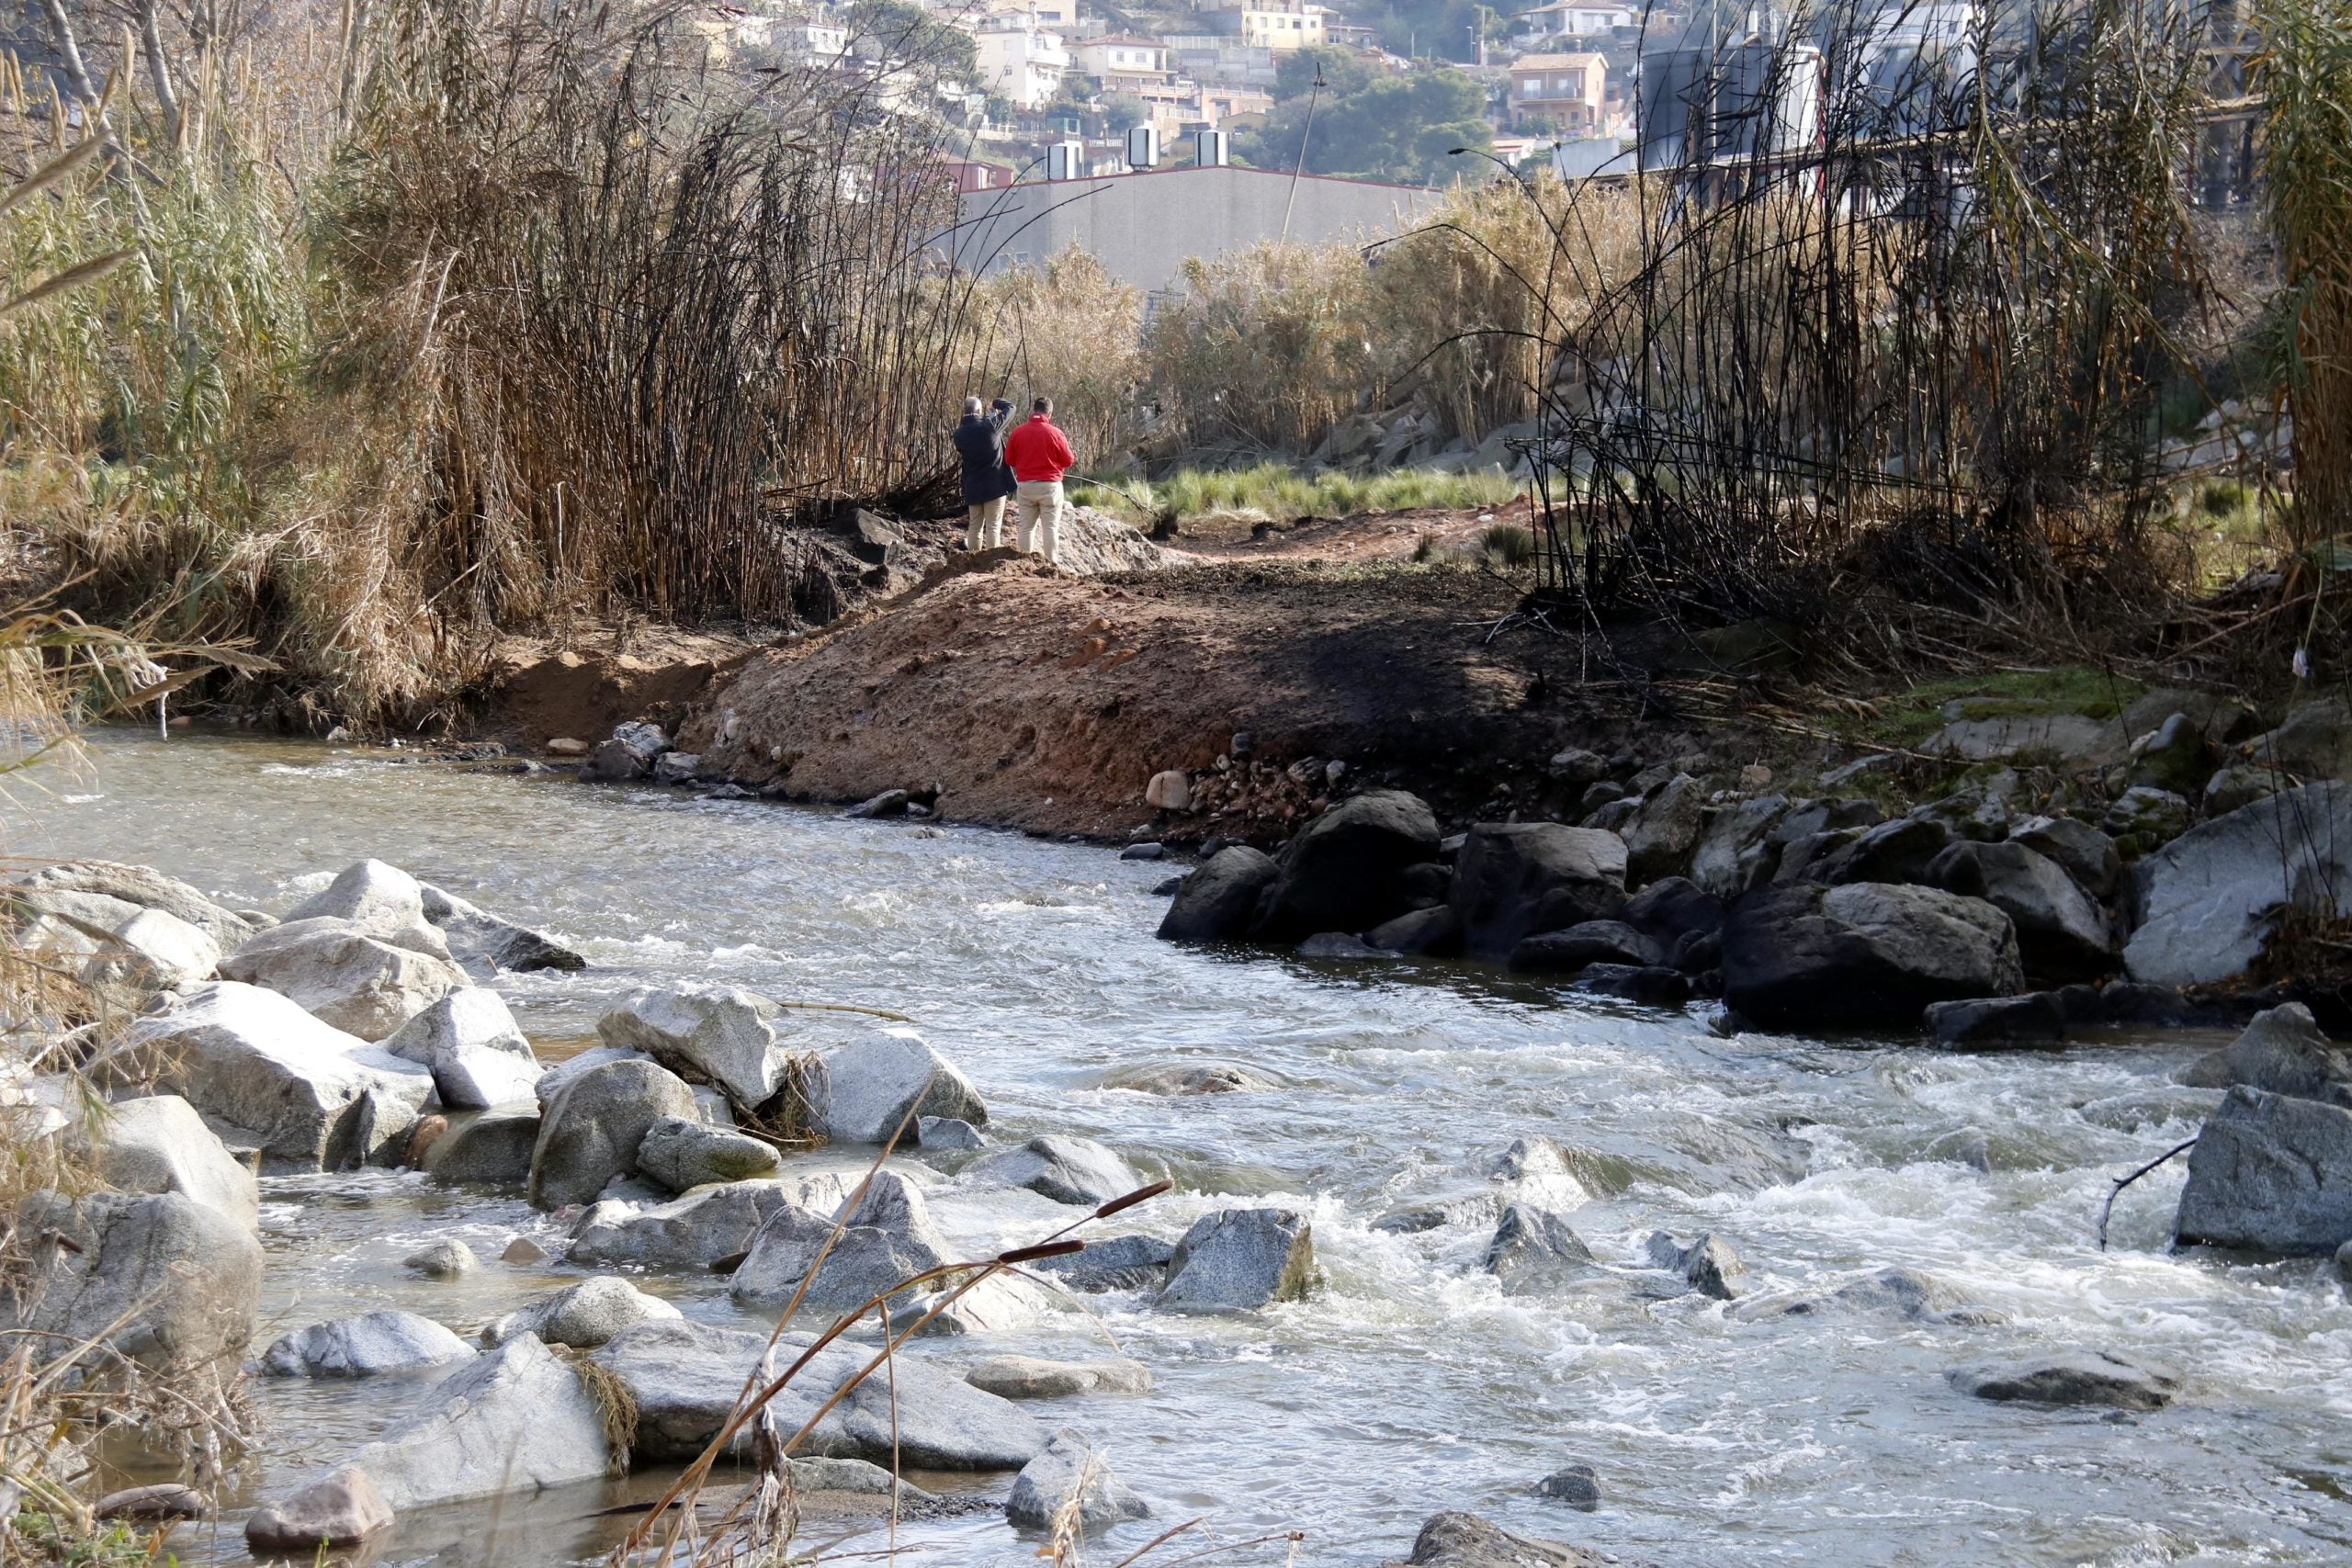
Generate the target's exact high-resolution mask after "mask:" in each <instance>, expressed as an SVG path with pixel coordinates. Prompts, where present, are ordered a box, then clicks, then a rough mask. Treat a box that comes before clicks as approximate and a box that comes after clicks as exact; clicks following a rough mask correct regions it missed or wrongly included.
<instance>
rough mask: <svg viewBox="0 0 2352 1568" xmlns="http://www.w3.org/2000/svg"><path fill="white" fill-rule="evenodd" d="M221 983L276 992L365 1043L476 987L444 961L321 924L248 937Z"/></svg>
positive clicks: (336, 924) (224, 964) (342, 925)
mask: <svg viewBox="0 0 2352 1568" xmlns="http://www.w3.org/2000/svg"><path fill="white" fill-rule="evenodd" d="M425 929H426V930H428V931H430V930H431V929H432V928H431V927H429V926H428V927H426V928H425ZM220 977H221V978H222V979H224V980H241V981H243V982H245V983H246V984H248V985H254V986H261V987H266V988H268V989H270V990H273V991H276V992H277V993H278V994H279V995H281V996H284V997H287V998H291V999H292V1000H293V1001H294V1002H295V1003H296V1004H297V1005H299V1006H300V1007H301V1008H302V1009H303V1010H305V1011H307V1012H309V1013H311V1014H312V1015H313V1016H314V1017H316V1018H317V1019H318V1020H319V1021H321V1022H322V1023H326V1024H329V1025H332V1026H333V1027H334V1028H336V1029H340V1030H343V1031H345V1032H347V1033H350V1034H356V1035H357V1036H358V1037H359V1038H360V1039H362V1040H381V1039H383V1038H384V1037H385V1036H387V1035H389V1034H390V1033H392V1032H394V1031H395V1030H397V1029H399V1028H400V1027H401V1025H402V1024H403V1023H406V1022H407V1021H409V1020H410V1019H412V1018H413V1017H415V1016H416V1015H417V1014H418V1013H420V1012H423V1011H424V1010H425V1009H426V1008H428V1007H431V1006H432V1005H433V1004H434V1003H435V1002H437V1001H439V1000H440V999H441V998H444V997H446V996H447V995H448V994H449V993H450V992H452V991H457V990H462V989H464V988H465V987H468V986H469V985H471V984H472V983H473V982H472V981H471V980H469V978H468V977H467V976H466V972H465V971H464V970H462V969H460V968H458V966H457V965H456V964H452V963H451V962H450V961H449V960H447V958H437V957H435V956H434V955H433V954H431V953H419V952H417V951H415V950H414V949H413V948H408V947H402V946H399V945H397V944H395V943H393V942H390V941H387V940H385V939H383V938H380V937H377V936H372V935H370V934H368V932H367V931H363V930H360V929H359V928H357V927H356V926H354V925H353V924H351V923H350V922H348V921H345V920H341V919H324V918H321V919H300V920H289V921H288V922H287V923H286V924H284V925H281V926H272V927H270V928H269V930H267V931H263V932H262V933H261V934H259V935H258V936H255V937H253V938H251V939H250V940H248V941H247V942H245V944H244V945H243V947H241V948H239V949H237V951H236V952H234V953H231V954H230V955H229V956H228V957H226V958H224V959H222V960H221V961H220Z"/></svg>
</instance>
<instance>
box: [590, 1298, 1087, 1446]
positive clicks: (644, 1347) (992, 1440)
mask: <svg viewBox="0 0 2352 1568" xmlns="http://www.w3.org/2000/svg"><path fill="white" fill-rule="evenodd" d="M808 1345H809V1339H808V1337H806V1336H801V1335H790V1334H787V1335H786V1336H784V1337H783V1338H782V1340H781V1341H780V1343H779V1344H778V1345H777V1347H776V1355H775V1368H776V1371H778V1372H779V1373H780V1372H781V1371H783V1370H784V1369H785V1368H786V1367H789V1366H790V1365H791V1364H792V1363H793V1362H794V1361H795V1360H797V1359H799V1357H800V1355H801V1354H802V1352H803V1351H804V1350H805V1349H806V1348H807V1347H808ZM767 1349H768V1337H767V1336H766V1335H764V1334H746V1333H741V1332H739V1331H737V1330H733V1329H726V1328H714V1327H712V1326H710V1325H707V1324H701V1323H695V1322H692V1321H690V1320H675V1321H670V1322H660V1323H642V1324H639V1325H637V1326H636V1327H634V1328H631V1329H628V1330H627V1331H625V1332H624V1333H622V1334H621V1335H619V1336H618V1337H616V1338H614V1339H613V1340H612V1342H611V1343H609V1344H607V1345H605V1347H604V1348H602V1349H600V1350H597V1351H595V1352H594V1358H593V1359H594V1360H595V1361H597V1362H598V1363H599V1364H600V1365H602V1366H603V1367H605V1369H606V1370H607V1371H611V1372H612V1373H613V1374H614V1375H615V1376H616V1377H617V1378H619V1379H620V1381H621V1383H622V1385H623V1386H624V1387H626V1388H627V1389H628V1391H629V1393H630V1394H631V1395H632V1396H633V1397H634V1398H635V1399H636V1401H637V1406H638V1427H637V1449H638V1452H639V1454H640V1455H642V1456H643V1457H645V1458H647V1459H649V1460H682V1459H690V1458H692V1457H694V1456H695V1455H696V1454H698V1453H700V1452H701V1451H702V1450H704V1449H705V1448H706V1447H707V1446H708V1445H709V1443H710V1441H711V1439H712V1438H716V1437H718V1434H719V1432H720V1431H721V1430H722V1429H723V1428H724V1427H725V1426H726V1424H727V1421H728V1418H729V1416H731V1415H732V1414H733V1412H734V1411H735V1410H736V1408H737V1407H738V1403H739V1401H740V1400H741V1397H742V1393H743V1385H744V1382H745V1381H746V1380H747V1379H748V1378H749V1377H750V1376H751V1375H752V1371H754V1370H755V1369H757V1368H758V1367H759V1366H760V1363H761V1359H762V1357H763V1355H764V1354H765V1353H766V1351H767ZM869 1359H871V1358H870V1354H869V1353H868V1352H866V1351H864V1350H851V1349H849V1348H845V1347H842V1346H840V1345H835V1346H832V1347H831V1348H827V1349H824V1350H821V1351H819V1352H818V1353H817V1355H816V1357H815V1359H812V1360H811V1361H810V1362H809V1365H808V1366H807V1367H806V1368H805V1369H803V1370H802V1371H800V1372H799V1373H798V1374H797V1375H796V1376H795V1377H794V1379H793V1381H792V1382H791V1383H789V1384H788V1385H786V1388H785V1389H784V1391H783V1392H782V1393H779V1394H778V1395H777V1397H776V1399H775V1401H773V1402H772V1403H771V1405H770V1408H771V1409H773V1410H774V1411H775V1414H776V1416H777V1419H778V1420H779V1421H780V1422H781V1423H782V1425H783V1427H784V1429H785V1430H786V1432H787V1433H790V1432H797V1431H798V1430H799V1429H800V1428H801V1427H803V1426H805V1425H807V1424H808V1423H809V1420H810V1418H811V1417H813V1416H815V1415H816V1413H817V1409H818V1407H819V1406H820V1405H821V1404H823V1403H824V1402H825V1401H826V1400H827V1399H828V1398H830V1397H831V1395H832V1393H834V1391H836V1390H837V1389H839V1388H841V1387H842V1385H843V1384H845V1383H848V1382H851V1381H852V1380H853V1379H854V1378H856V1377H857V1376H858V1374H859V1373H860V1372H861V1371H863V1370H864V1368H865V1364H866V1362H867V1361H868V1360H869ZM894 1385H895V1387H894ZM894 1394H895V1398H894ZM1045 1446H1046V1430H1045V1428H1044V1427H1041V1426H1039V1425H1038V1424H1037V1422H1036V1420H1035V1418H1033V1417H1032V1416H1030V1415H1029V1414H1028V1412H1026V1411H1024V1410H1023V1409H1022V1408H1021V1407H1020V1406H1019V1405H1016V1404H1011V1403H1009V1402H1008V1401H1005V1400H1002V1399H999V1398H998V1397H996V1396H995V1395H994V1394H991V1393H983V1392H981V1391H980V1390H979V1389H977V1388H974V1387H972V1386H971V1385H969V1384H968V1383H966V1382H964V1381H963V1380H962V1379H960V1378H957V1377H955V1376H953V1375H951V1374H950V1373H947V1372H945V1371H942V1370H940V1369H939V1368H938V1367H936V1366H934V1365H933V1364H932V1363H931V1362H929V1361H926V1360H922V1359H917V1358H914V1357H907V1356H902V1357H899V1359H897V1361H896V1363H895V1365H894V1367H893V1369H892V1371H891V1373H890V1375H889V1376H887V1377H886V1376H881V1375H877V1376H875V1377H872V1378H868V1379H865V1381H863V1382H858V1383H857V1384H856V1385H855V1386H854V1388H852V1390H851V1392H850V1393H848V1394H847V1395H845V1396H844V1397H843V1398H842V1403H841V1404H838V1405H836V1406H835V1407H834V1408H833V1410H832V1411H831V1412H830V1413H829V1414H828V1415H827V1416H825V1417H824V1418H823V1420H821V1421H820V1422H819V1423H818V1425H817V1427H816V1429H815V1431H814V1432H813V1433H811V1435H810V1438H809V1441H807V1442H806V1443H804V1444H803V1445H802V1446H801V1447H800V1448H799V1449H798V1450H796V1451H797V1452H801V1453H809V1454H818V1455H830V1456H833V1457H838V1458H854V1459H866V1460H873V1461H878V1462H881V1463H885V1464H888V1463H889V1462H891V1461H892V1460H893V1459H894V1458H896V1459H898V1460H899V1461H901V1462H903V1463H906V1464H909V1465H915V1466H921V1467H922V1468H924V1469H930V1470H957V1471H966V1470H1018V1469H1020V1468H1021V1467H1022V1466H1023V1465H1024V1464H1026V1463H1028V1462H1029V1461H1031V1460H1032V1459H1035V1457H1036V1456H1037V1454H1038V1453H1039V1451H1040V1450H1043V1449H1044V1448H1045ZM750 1447H751V1431H750V1427H748V1425H747V1426H746V1427H745V1428H744V1430H743V1431H742V1432H741V1433H740V1434H739V1435H738V1437H737V1438H736V1439H735V1442H734V1444H733V1445H732V1448H733V1450H734V1451H738V1452H742V1451H748V1450H749V1449H750Z"/></svg>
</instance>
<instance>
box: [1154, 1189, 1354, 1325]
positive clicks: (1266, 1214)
mask: <svg viewBox="0 0 2352 1568" xmlns="http://www.w3.org/2000/svg"><path fill="white" fill-rule="evenodd" d="M1315 1279H1316V1269H1315V1228H1314V1227H1313V1226H1312V1225H1310V1224H1307V1223H1306V1216H1305V1215H1303V1214H1298V1213H1293V1212H1292V1211H1290V1210H1288V1209H1217V1210H1215V1211H1213V1212H1211V1213H1206V1214H1204V1215H1202V1216H1201V1217H1200V1218H1199V1219H1197V1220H1195V1221H1193V1225H1192V1228H1191V1229H1190V1230H1187V1231H1186V1232H1185V1233H1184V1238H1183V1239H1182V1241H1179V1242H1178V1243H1177V1244H1176V1250H1175V1251H1174V1253H1172V1254H1171V1255H1170V1258H1169V1259H1168V1281H1167V1283H1165V1284H1164V1285H1162V1286H1160V1288H1159V1295H1158V1296H1157V1297H1156V1298H1154V1300H1153V1303H1152V1304H1153V1305H1155V1306H1157V1307H1159V1308H1160V1309H1161V1310H1162V1311H1166V1312H1193V1313H1226V1312H1251V1311H1255V1310H1256V1309H1257V1308H1259V1307H1262V1306H1267V1305H1270V1304H1272V1303H1275V1302H1295V1301H1302V1300H1304V1299H1306V1293H1307V1292H1308V1291H1309V1290H1310V1289H1312V1288H1313V1286H1314V1283H1315Z"/></svg>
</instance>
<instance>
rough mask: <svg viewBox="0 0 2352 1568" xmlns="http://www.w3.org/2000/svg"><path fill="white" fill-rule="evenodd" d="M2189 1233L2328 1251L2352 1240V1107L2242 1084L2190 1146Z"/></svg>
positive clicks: (2185, 1212)
mask: <svg viewBox="0 0 2352 1568" xmlns="http://www.w3.org/2000/svg"><path fill="white" fill-rule="evenodd" d="M2173 1228H2174V1232H2175V1234H2176V1235H2177V1236H2178V1238H2179V1239H2180V1241H2182V1242H2183V1243H2196V1242H2203V1243H2207V1244H2209V1245H2211V1246H2215V1247H2245V1248H2250V1249H2252V1250H2256V1251H2261V1252H2278V1253H2332V1252H2334V1251H2335V1249H2336V1248H2337V1247H2341V1246H2342V1245H2343V1244H2344V1243H2345V1242H2346V1241H2347V1240H2352V1111H2346V1110H2344V1109H2343V1108H2341V1107H2339V1106H2335V1105H2328V1104H2324V1103H2322V1102H2321V1101H2319V1100H2299V1099H2296V1098H2294V1097H2292V1096H2289V1095H2282V1094H2271V1093H2268V1092H2267V1091H2265V1090H2262V1089H2247V1088H2245V1087H2244V1086H2240V1087H2238V1088H2235V1089H2231V1090H2230V1091H2229V1093H2228V1094H2226V1095H2225V1096H2223V1097H2222V1104H2221V1107H2220V1109H2218V1110H2216V1111H2214V1112H2213V1114H2212V1115H2211V1117H2209V1118H2207V1120H2206V1122H2205V1129H2204V1131H2203V1133H2201V1134H2199V1137H2198V1139H2197V1146H2196V1147H2195V1148H2193V1149H2191V1150H2190V1151H2189V1153H2188V1185H2187V1186H2185V1187H2183V1188H2182V1189H2181V1193H2180V1212H2179V1213H2178V1214H2177V1216H2176V1217H2175V1220H2174V1223H2173Z"/></svg>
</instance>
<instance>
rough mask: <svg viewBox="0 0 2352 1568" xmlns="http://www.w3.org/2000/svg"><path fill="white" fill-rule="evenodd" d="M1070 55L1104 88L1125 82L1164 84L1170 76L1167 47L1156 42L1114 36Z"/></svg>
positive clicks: (1091, 41)
mask: <svg viewBox="0 0 2352 1568" xmlns="http://www.w3.org/2000/svg"><path fill="white" fill-rule="evenodd" d="M1070 53H1071V55H1072V56H1074V57H1075V58H1076V59H1077V61H1078V68H1079V69H1080V71H1082V72H1084V73H1086V74H1087V75H1089V76H1092V77H1094V78H1095V79H1097V80H1098V81H1100V82H1101V83H1102V84H1103V86H1105V87H1116V86H1119V85H1124V84H1125V83H1129V82H1165V81H1167V80H1169V78H1170V74H1171V73H1170V71H1169V69H1168V46H1167V45H1166V44H1164V43H1162V42H1161V41H1160V40H1159V39H1142V38H1127V37H1124V36H1120V35H1115V34H1114V36H1112V37H1110V38H1098V39H1087V40H1086V41H1085V42H1084V43H1081V44H1080V45H1078V47H1076V48H1075V49H1073V50H1071V51H1070Z"/></svg>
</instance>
